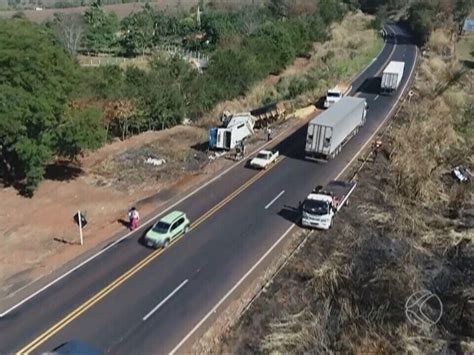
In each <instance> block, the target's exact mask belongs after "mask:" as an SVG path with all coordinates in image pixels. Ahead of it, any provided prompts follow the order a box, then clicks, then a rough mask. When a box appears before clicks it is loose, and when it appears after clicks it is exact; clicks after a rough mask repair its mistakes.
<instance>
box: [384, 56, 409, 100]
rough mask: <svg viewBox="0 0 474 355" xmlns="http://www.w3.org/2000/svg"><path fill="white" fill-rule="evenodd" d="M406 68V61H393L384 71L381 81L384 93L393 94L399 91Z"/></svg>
mask: <svg viewBox="0 0 474 355" xmlns="http://www.w3.org/2000/svg"><path fill="white" fill-rule="evenodd" d="M404 69H405V63H404V62H396V61H391V62H390V63H388V65H387V67H386V68H385V69H384V71H383V73H382V81H381V83H380V92H381V93H382V94H391V93H393V92H395V91H397V89H398V86H399V85H400V83H401V81H402V78H403V71H404Z"/></svg>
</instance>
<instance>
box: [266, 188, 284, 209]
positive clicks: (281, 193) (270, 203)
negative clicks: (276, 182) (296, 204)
mask: <svg viewBox="0 0 474 355" xmlns="http://www.w3.org/2000/svg"><path fill="white" fill-rule="evenodd" d="M284 193H285V190H283V191H282V192H280V193H279V194H278V195H277V196H276V197H275V198H274V199H273V200H271V201H270V202H269V203H268V205H266V206H265V209H267V208H268V207H270V206H271V205H272V204H273V203H274V202H275V201H276V200H278V199H279V198H280V197H281V195H283V194H284Z"/></svg>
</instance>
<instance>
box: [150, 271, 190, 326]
mask: <svg viewBox="0 0 474 355" xmlns="http://www.w3.org/2000/svg"><path fill="white" fill-rule="evenodd" d="M188 281H189V280H188V279H186V280H184V281H183V282H181V284H180V285H179V286H178V287H176V288H175V289H174V291H173V292H171V293H170V294H169V295H168V296H166V298H165V299H164V300H163V301H161V302H160V303H159V304H158V305H157V306H156V307H155V308H153V309H152V310H151V311H150V312H148V313H147V315H146V316H145V317H143V321H144V322H145V321H146V320H147V319H148V318H150V317H151V316H152V315H153V313H155V312H156V311H157V310H159V309H160V307H161V306H163V305H164V304H165V303H166V302H167V301H168V300H169V299H170V298H171V297H173V296H174V295H175V293H176V292H178V291H179V290H180V289H181V288H182V287H183V286H184V285H186V284H187V283H188Z"/></svg>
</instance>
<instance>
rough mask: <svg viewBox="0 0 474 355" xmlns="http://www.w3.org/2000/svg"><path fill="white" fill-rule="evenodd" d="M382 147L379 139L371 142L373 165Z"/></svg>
mask: <svg viewBox="0 0 474 355" xmlns="http://www.w3.org/2000/svg"><path fill="white" fill-rule="evenodd" d="M381 147H382V140H381V139H379V138H378V139H376V140H375V141H373V142H372V148H373V152H374V160H373V161H372V162H373V163H375V160H377V155H378V154H379V150H380V148H381Z"/></svg>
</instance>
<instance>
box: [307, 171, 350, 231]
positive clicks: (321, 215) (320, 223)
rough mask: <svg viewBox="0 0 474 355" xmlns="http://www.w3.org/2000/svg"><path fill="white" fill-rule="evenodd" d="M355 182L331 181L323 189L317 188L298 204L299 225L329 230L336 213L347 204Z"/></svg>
mask: <svg viewBox="0 0 474 355" xmlns="http://www.w3.org/2000/svg"><path fill="white" fill-rule="evenodd" d="M356 185H357V184H356V183H355V182H346V181H337V180H334V181H331V182H330V183H329V184H327V185H326V187H325V188H323V187H322V186H320V185H319V186H317V187H316V188H314V189H313V191H312V192H311V193H310V194H309V195H308V196H307V197H306V199H305V200H304V201H303V203H300V206H299V207H300V211H301V225H302V226H303V227H308V228H317V229H324V230H327V229H330V228H331V227H332V225H333V221H334V217H335V215H336V213H337V212H338V211H339V210H340V209H341V208H342V206H344V204H346V203H347V201H348V198H349V196H350V195H351V194H352V192H353V191H354V189H355V187H356Z"/></svg>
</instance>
